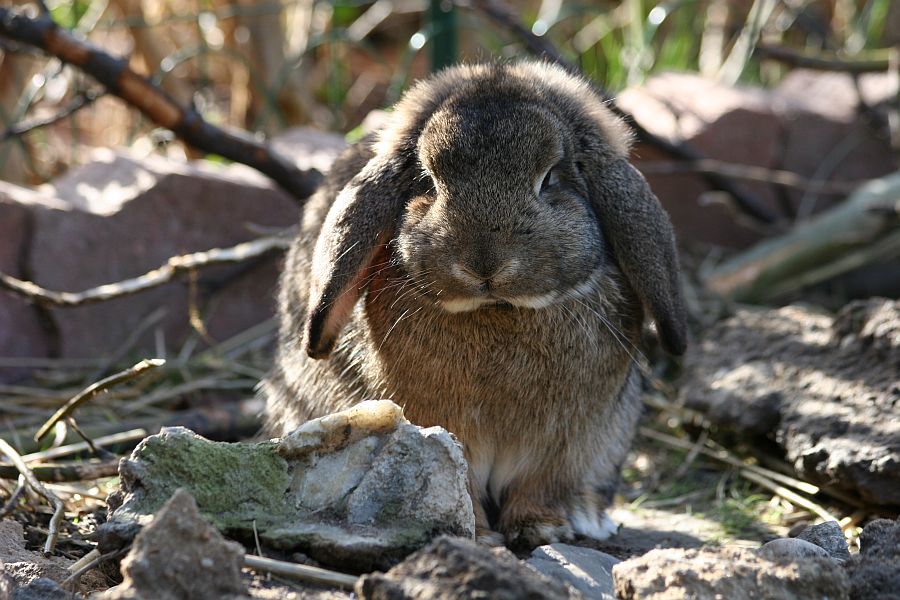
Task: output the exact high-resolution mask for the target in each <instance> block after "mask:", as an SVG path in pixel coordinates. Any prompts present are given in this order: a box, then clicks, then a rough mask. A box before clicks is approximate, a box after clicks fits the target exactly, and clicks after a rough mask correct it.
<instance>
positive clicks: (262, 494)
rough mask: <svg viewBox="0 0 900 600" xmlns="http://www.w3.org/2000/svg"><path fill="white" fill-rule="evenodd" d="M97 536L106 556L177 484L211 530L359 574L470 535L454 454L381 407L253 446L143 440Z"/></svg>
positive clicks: (468, 508)
mask: <svg viewBox="0 0 900 600" xmlns="http://www.w3.org/2000/svg"><path fill="white" fill-rule="evenodd" d="M119 473H120V476H121V478H122V483H121V490H120V492H119V493H118V494H117V496H116V497H114V498H112V499H111V500H110V507H111V509H112V510H111V514H110V520H109V522H108V523H107V524H106V525H104V526H103V528H102V529H101V548H102V549H104V550H108V549H110V548H111V547H115V546H116V545H119V544H121V543H122V542H123V540H127V539H128V538H129V537H130V536H133V534H134V532H135V531H136V530H137V529H138V528H139V527H140V526H141V525H142V524H145V523H147V522H148V521H149V520H150V519H151V518H152V515H153V514H154V513H155V512H156V511H157V510H158V509H159V507H160V506H162V504H163V503H164V502H165V501H166V500H167V499H168V498H169V497H170V496H171V495H172V494H173V493H174V492H175V490H176V489H177V488H179V487H184V488H186V489H187V490H189V491H190V492H191V493H192V494H193V496H194V497H195V498H196V500H197V503H198V505H199V507H200V511H201V513H202V514H203V515H204V517H205V518H206V519H208V520H209V521H210V522H211V523H213V524H214V525H215V526H216V527H217V528H218V529H219V530H221V531H223V532H226V533H228V534H229V535H233V536H236V537H238V538H247V539H252V536H253V527H254V522H255V526H256V528H257V531H258V532H259V536H260V538H261V539H262V540H263V541H264V542H265V543H266V544H268V545H270V546H273V547H276V548H279V549H283V550H299V551H302V552H304V553H306V554H307V555H309V556H310V557H311V558H313V559H315V560H317V561H319V562H322V563H326V564H330V565H335V566H338V567H341V568H345V569H351V570H355V571H365V570H371V569H374V568H388V567H390V566H392V565H393V564H395V563H397V562H398V561H400V560H402V559H403V557H405V556H406V555H407V554H409V553H410V552H412V551H414V550H416V549H418V548H420V547H422V546H423V545H425V544H426V543H428V541H429V540H431V539H433V538H434V537H436V536H438V535H441V534H453V535H461V536H466V537H470V538H472V537H474V535H475V517H474V513H473V510H472V502H471V499H470V498H469V495H468V492H467V489H466V473H467V465H466V462H465V459H464V458H463V454H462V447H461V446H460V445H459V443H458V442H457V441H456V440H455V438H453V436H452V435H451V434H449V433H448V432H447V431H446V430H444V429H442V428H440V427H431V428H427V429H423V428H420V427H416V426H414V425H412V424H410V423H409V422H408V421H407V420H406V419H404V418H403V417H402V413H401V410H400V408H399V407H398V406H397V405H395V404H393V403H392V402H388V401H372V402H364V403H361V404H360V405H357V406H356V407H354V408H352V409H350V410H347V411H344V412H340V413H335V414H332V415H328V416H325V417H322V418H321V419H315V420H313V421H309V422H307V423H305V424H304V425H303V426H301V427H300V428H299V429H298V430H297V431H295V432H294V433H292V434H291V435H289V436H288V437H286V438H284V439H283V440H280V441H279V440H274V441H269V442H262V443H257V444H250V443H242V444H226V443H215V442H210V441H207V440H204V439H203V438H200V437H199V436H196V435H195V434H193V433H192V432H190V431H188V430H185V429H181V428H168V429H164V430H163V431H162V432H161V433H160V434H159V435H156V436H151V437H149V438H147V439H145V440H144V441H143V442H141V444H140V445H139V446H138V447H137V448H136V449H135V450H134V452H133V453H132V455H131V457H130V458H129V459H127V460H123V461H122V463H121V466H120V468H119Z"/></svg>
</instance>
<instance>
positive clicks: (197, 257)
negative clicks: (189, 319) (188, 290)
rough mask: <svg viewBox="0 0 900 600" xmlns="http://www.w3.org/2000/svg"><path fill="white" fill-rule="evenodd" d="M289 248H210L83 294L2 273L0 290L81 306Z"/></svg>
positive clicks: (269, 240) (275, 239)
mask: <svg viewBox="0 0 900 600" xmlns="http://www.w3.org/2000/svg"><path fill="white" fill-rule="evenodd" d="M289 245H290V240H289V239H288V238H285V237H279V236H272V237H265V238H260V239H257V240H252V241H249V242H244V243H242V244H238V245H236V246H231V247H229V248H213V249H211V250H206V251H204V252H194V253H193V254H185V255H182V256H173V257H172V258H170V259H169V260H168V261H167V262H166V264H164V265H162V266H161V267H159V268H157V269H154V270H152V271H149V272H147V273H144V274H143V275H141V276H139V277H134V278H133V279H126V280H125V281H119V282H117V283H108V284H105V285H101V286H98V287H94V288H91V289H88V290H84V291H83V292H57V291H53V290H47V289H44V288H42V287H41V286H39V285H37V284H35V283H33V282H31V281H22V280H21V279H16V278H15V277H11V276H10V275H6V274H5V273H0V287H5V288H6V289H8V290H10V291H11V292H15V293H16V294H19V295H21V296H24V297H26V298H28V299H29V300H32V301H34V302H37V303H39V304H43V305H45V306H62V307H69V306H81V305H83V304H93V303H95V302H104V301H106V300H111V299H112V298H118V297H120V296H126V295H129V294H135V293H137V292H142V291H144V290H147V289H150V288H153V287H157V286H160V285H163V284H164V283H168V282H169V281H171V280H172V279H173V278H174V277H175V276H176V275H178V274H180V273H186V272H189V271H191V270H193V269H198V268H202V267H209V266H212V265H221V264H228V263H236V262H241V261H244V260H248V259H251V258H255V257H257V256H261V255H263V254H265V253H267V252H271V251H272V250H276V249H284V248H287V247H288V246H289Z"/></svg>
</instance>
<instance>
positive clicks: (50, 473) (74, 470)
mask: <svg viewBox="0 0 900 600" xmlns="http://www.w3.org/2000/svg"><path fill="white" fill-rule="evenodd" d="M0 442H3V443H6V442H5V441H3V439H0ZM30 469H31V472H32V473H33V474H34V477H35V479H36V480H37V481H46V482H47V483H68V482H70V481H91V480H93V479H101V478H103V477H114V476H115V475H116V474H117V473H118V472H119V459H118V458H116V459H114V460H107V461H103V462H78V463H65V464H46V465H37V466H34V467H30ZM17 472H18V469H17V468H16V466H15V465H0V479H15V478H16V477H17V475H16V473H17Z"/></svg>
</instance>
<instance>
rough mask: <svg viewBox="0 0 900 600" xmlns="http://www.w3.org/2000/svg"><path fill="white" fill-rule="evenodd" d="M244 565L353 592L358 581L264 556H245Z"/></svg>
mask: <svg viewBox="0 0 900 600" xmlns="http://www.w3.org/2000/svg"><path fill="white" fill-rule="evenodd" d="M244 565H245V566H247V567H250V568H251V569H253V570H254V571H262V572H264V573H274V574H276V575H283V576H284V577H291V578H293V579H299V580H301V581H308V582H310V583H318V584H324V585H330V586H333V587H337V588H342V589H347V590H352V589H353V586H354V585H356V580H357V579H358V577H354V576H353V575H346V574H344V573H338V572H337V571H329V570H327V569H320V568H318V567H310V566H308V565H298V564H296V563H291V562H284V561H281V560H273V559H271V558H264V557H262V556H253V555H252V554H245V555H244Z"/></svg>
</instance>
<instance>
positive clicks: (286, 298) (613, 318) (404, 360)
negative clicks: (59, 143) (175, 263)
mask: <svg viewBox="0 0 900 600" xmlns="http://www.w3.org/2000/svg"><path fill="white" fill-rule="evenodd" d="M629 143H630V139H629V134H628V132H627V129H626V127H625V125H624V124H623V123H622V122H621V121H620V120H619V119H618V118H617V117H615V116H614V115H613V114H612V113H611V112H610V111H609V110H608V109H607V108H606V106H605V105H604V103H603V101H602V100H601V98H600V97H598V95H597V94H596V93H595V92H594V91H593V90H592V88H591V86H590V85H589V84H588V83H587V82H585V81H584V80H582V79H580V78H578V77H575V76H572V75H570V74H568V73H566V72H565V71H564V70H562V69H561V68H559V67H556V66H553V65H550V64H546V63H537V62H523V63H517V64H489V65H475V66H458V67H453V68H450V69H447V70H445V71H442V72H440V73H439V74H437V75H435V76H432V77H430V78H428V79H426V80H424V81H421V82H419V83H418V84H417V85H415V86H414V87H413V88H412V89H411V90H410V91H409V92H407V93H406V95H405V96H404V97H403V99H402V100H401V101H400V102H399V103H398V104H397V106H396V107H395V109H394V111H393V113H391V115H390V117H389V122H388V124H387V125H386V127H385V128H384V129H382V130H381V131H380V132H379V133H378V134H377V135H375V136H373V137H371V138H369V139H365V140H363V141H361V142H360V143H357V144H356V145H354V146H353V147H352V148H350V149H349V150H348V151H347V152H346V153H344V154H343V155H342V156H341V157H340V158H339V159H338V160H337V162H336V163H335V164H334V167H333V169H332V171H331V173H330V175H329V176H328V178H327V180H326V182H325V183H324V185H323V187H322V189H321V190H319V191H318V192H317V194H316V195H315V196H314V197H313V198H312V199H311V200H310V203H309V204H308V205H307V207H306V210H305V212H304V215H303V221H302V224H301V229H300V232H299V235H298V236H297V238H296V241H295V242H294V244H293V246H292V248H291V250H290V252H289V253H288V256H287V259H286V264H285V268H284V275H283V277H282V280H281V289H280V296H279V300H280V316H281V329H280V345H279V351H278V356H277V362H276V365H275V367H274V369H273V370H272V372H271V373H270V375H269V377H268V379H267V380H266V381H265V382H264V384H263V386H262V393H263V394H264V395H265V396H266V399H267V423H268V432H269V433H270V434H272V435H283V434H286V433H287V432H289V431H290V430H292V429H293V428H295V427H296V426H298V425H299V424H300V423H302V422H304V421H305V420H307V419H310V418H314V417H317V416H321V415H323V414H327V413H329V412H333V411H337V410H342V409H345V408H348V407H350V406H351V405H353V404H355V403H357V402H359V401H362V400H365V399H375V398H387V399H391V400H394V401H395V402H396V403H397V404H399V405H401V406H402V407H403V409H404V414H405V416H406V417H407V418H408V419H410V420H411V421H412V422H413V423H415V424H417V425H422V426H432V425H441V426H443V427H445V428H446V429H448V430H450V431H451V432H453V433H455V434H456V435H457V436H458V438H459V439H460V440H461V442H462V443H463V446H464V449H465V456H466V458H467V460H468V462H469V490H470V493H471V495H472V499H473V503H474V506H475V516H476V525H477V531H478V535H479V539H481V540H482V541H485V542H494V543H497V542H500V541H505V542H506V543H508V544H511V545H514V546H519V547H522V546H534V545H538V544H545V543H551V542H554V541H560V540H566V539H569V538H571V537H572V536H573V534H575V533H578V534H582V535H585V536H589V537H593V538H597V539H603V538H606V537H608V536H609V535H610V534H611V533H612V532H614V530H615V526H614V525H613V524H612V523H611V521H610V520H609V519H608V518H607V517H606V516H605V514H604V513H603V510H604V509H605V508H606V507H607V506H608V504H609V502H610V500H611V497H612V493H613V490H614V489H615V486H616V484H617V482H618V473H619V470H620V467H621V464H622V462H623V460H624V459H625V455H626V452H627V450H628V447H629V445H630V443H631V439H632V437H633V435H634V431H635V427H636V424H637V419H638V415H639V413H640V405H641V403H640V398H639V396H640V393H639V387H640V375H639V371H638V368H637V364H636V362H635V360H634V356H635V354H636V351H635V346H636V345H637V344H638V343H639V339H640V337H641V335H640V334H641V327H642V322H643V318H644V313H645V310H646V312H647V313H649V315H650V316H651V317H652V318H653V320H654V321H655V322H656V328H657V331H658V334H659V337H660V340H661V343H662V345H663V347H664V348H665V349H666V350H668V351H669V352H670V353H673V354H681V353H682V352H683V351H684V349H685V344H686V328H685V311H684V307H683V302H682V298H681V292H680V287H679V267H678V259H677V255H676V249H675V239H674V234H673V231H672V226H671V223H670V222H669V219H668V217H667V215H666V213H665V211H664V210H663V209H662V207H661V206H660V204H659V201H658V200H657V199H656V197H655V196H654V195H653V193H652V192H651V191H650V189H649V187H648V185H647V183H646V181H645V180H644V178H643V177H642V176H641V175H640V174H639V173H638V172H637V171H636V170H635V169H634V167H632V166H631V165H630V164H629V163H628V162H627V160H626V156H627V153H628V149H629Z"/></svg>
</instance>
